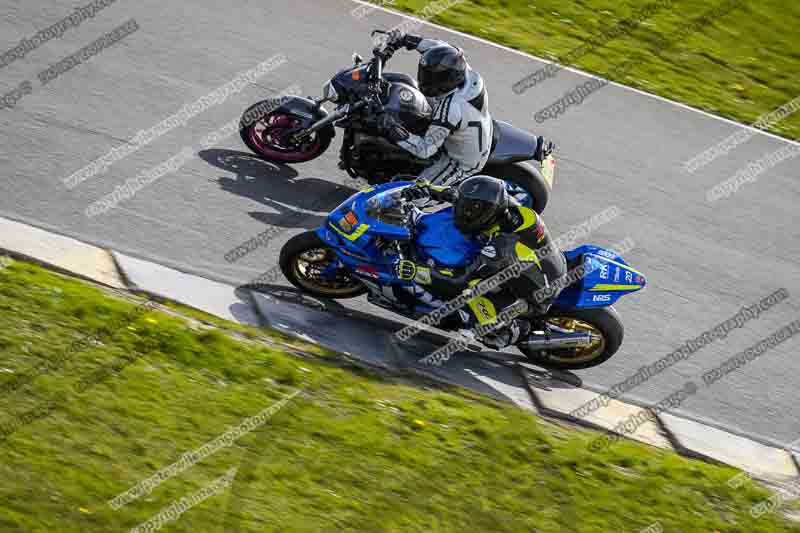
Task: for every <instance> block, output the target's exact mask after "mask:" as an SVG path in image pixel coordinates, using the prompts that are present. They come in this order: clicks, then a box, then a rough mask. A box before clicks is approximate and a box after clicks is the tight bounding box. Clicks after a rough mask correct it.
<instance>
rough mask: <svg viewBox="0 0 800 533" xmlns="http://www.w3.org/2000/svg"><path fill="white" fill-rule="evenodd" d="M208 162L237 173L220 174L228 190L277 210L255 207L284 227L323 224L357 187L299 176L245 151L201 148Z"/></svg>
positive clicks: (253, 213)
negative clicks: (266, 210)
mask: <svg viewBox="0 0 800 533" xmlns="http://www.w3.org/2000/svg"><path fill="white" fill-rule="evenodd" d="M199 155H200V157H201V158H203V159H204V160H205V161H206V162H207V163H209V164H210V165H213V166H215V167H217V168H220V169H222V170H225V171H227V172H230V173H231V174H233V176H232V177H231V176H220V177H219V178H217V180H216V181H217V183H219V185H220V188H221V189H222V190H224V191H227V192H230V193H232V194H236V195H239V196H243V197H245V198H250V199H252V200H255V201H257V202H260V203H262V204H264V205H266V206H268V207H270V208H272V209H274V210H275V211H277V213H273V212H260V211H251V212H249V213H248V214H249V215H250V216H251V217H253V218H254V219H256V220H258V221H259V222H263V223H264V224H267V225H270V226H278V227H284V228H304V229H309V228H313V227H316V226H318V225H319V224H321V223H322V222H323V221H324V220H325V217H326V216H327V213H328V212H329V211H331V210H332V209H333V208H335V207H336V206H338V205H339V204H340V203H342V202H343V201H344V200H346V199H347V198H348V197H350V196H351V195H352V194H354V193H355V192H357V190H356V189H354V188H352V187H350V186H348V185H343V184H338V183H332V182H330V181H328V180H323V179H319V178H301V179H297V178H298V174H297V171H295V170H294V169H292V168H291V167H288V166H286V165H283V164H280V163H273V162H269V161H264V160H263V159H260V158H258V157H255V156H253V155H252V154H248V153H245V152H237V151H233V150H222V149H210V150H203V151H202V152H200V154H199Z"/></svg>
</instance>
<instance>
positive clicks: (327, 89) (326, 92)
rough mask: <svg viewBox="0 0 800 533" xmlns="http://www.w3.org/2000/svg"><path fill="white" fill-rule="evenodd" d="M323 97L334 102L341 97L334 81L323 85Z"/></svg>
mask: <svg viewBox="0 0 800 533" xmlns="http://www.w3.org/2000/svg"><path fill="white" fill-rule="evenodd" d="M322 97H323V98H325V99H326V100H329V101H331V102H334V103H335V102H336V100H338V99H339V95H338V94H337V93H336V89H334V88H333V82H331V81H329V82H328V83H326V84H325V85H324V86H323V87H322Z"/></svg>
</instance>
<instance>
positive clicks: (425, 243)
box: [415, 208, 480, 267]
mask: <svg viewBox="0 0 800 533" xmlns="http://www.w3.org/2000/svg"><path fill="white" fill-rule="evenodd" d="M415 241H416V246H417V251H418V252H419V254H420V257H421V258H422V260H423V261H424V262H426V263H428V260H429V259H432V260H433V262H434V263H435V264H436V265H440V266H445V267H462V266H465V265H468V264H470V263H471V262H472V260H473V259H474V258H475V255H476V254H477V253H478V252H479V251H480V245H479V244H478V243H477V242H475V241H473V240H470V239H467V238H466V237H464V235H463V234H462V233H461V232H460V231H458V230H457V229H456V227H455V225H454V224H453V209H452V208H446V209H442V210H440V211H437V212H435V213H426V214H425V215H423V216H421V217H420V218H419V220H418V221H417V235H416V239H415Z"/></svg>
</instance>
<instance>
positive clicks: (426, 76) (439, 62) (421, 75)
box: [417, 44, 467, 97]
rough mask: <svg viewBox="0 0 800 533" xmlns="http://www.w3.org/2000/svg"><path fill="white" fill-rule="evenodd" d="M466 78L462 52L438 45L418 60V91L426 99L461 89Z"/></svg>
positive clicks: (465, 66) (465, 64) (447, 45)
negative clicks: (426, 97)
mask: <svg viewBox="0 0 800 533" xmlns="http://www.w3.org/2000/svg"><path fill="white" fill-rule="evenodd" d="M466 76H467V61H466V60H465V59H464V51H463V50H461V49H460V48H456V47H454V46H450V45H449V44H440V45H438V46H434V47H433V48H430V49H428V50H426V51H425V53H424V54H422V57H421V58H420V60H419V71H418V72H417V80H418V81H419V90H420V91H422V94H424V95H425V96H428V97H436V96H441V95H443V94H446V93H449V92H450V91H452V90H453V89H456V88H458V87H461V86H462V85H463V84H464V80H465V79H466Z"/></svg>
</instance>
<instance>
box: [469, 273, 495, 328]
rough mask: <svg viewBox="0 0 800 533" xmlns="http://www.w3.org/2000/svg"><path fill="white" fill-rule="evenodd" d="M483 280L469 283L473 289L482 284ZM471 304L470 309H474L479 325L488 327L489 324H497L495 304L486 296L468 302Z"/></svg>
mask: <svg viewBox="0 0 800 533" xmlns="http://www.w3.org/2000/svg"><path fill="white" fill-rule="evenodd" d="M480 281H481V280H479V279H473V280H472V281H470V282H469V286H470V287H472V286H474V285H477V284H478V283H480ZM467 303H468V304H469V308H470V309H472V312H473V313H474V314H475V317H476V318H477V319H478V324H480V325H481V326H486V325H487V324H493V323H494V322H497V310H496V309H495V308H494V304H493V303H492V301H491V300H490V299H488V298H486V297H485V296H476V297H475V298H472V299H471V300H469V302H467Z"/></svg>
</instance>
